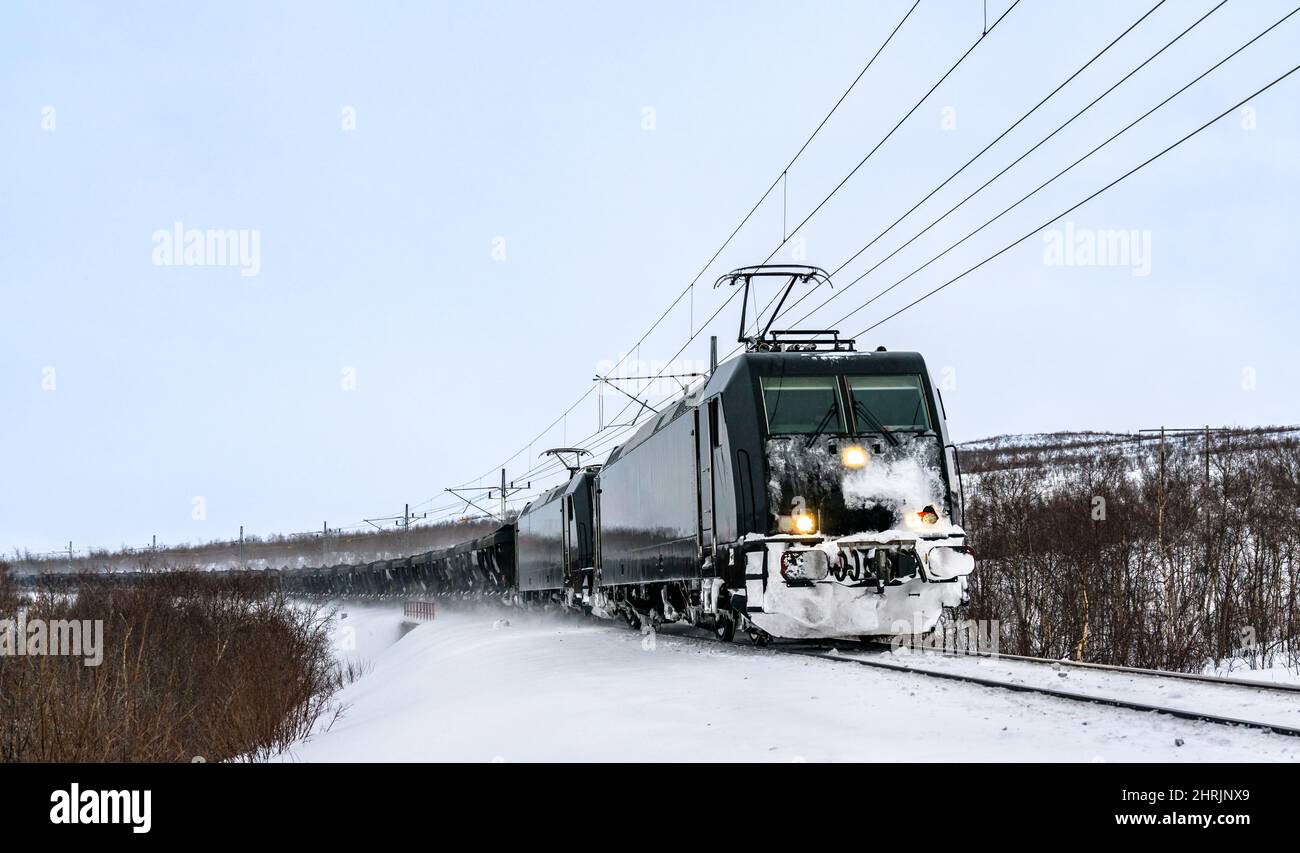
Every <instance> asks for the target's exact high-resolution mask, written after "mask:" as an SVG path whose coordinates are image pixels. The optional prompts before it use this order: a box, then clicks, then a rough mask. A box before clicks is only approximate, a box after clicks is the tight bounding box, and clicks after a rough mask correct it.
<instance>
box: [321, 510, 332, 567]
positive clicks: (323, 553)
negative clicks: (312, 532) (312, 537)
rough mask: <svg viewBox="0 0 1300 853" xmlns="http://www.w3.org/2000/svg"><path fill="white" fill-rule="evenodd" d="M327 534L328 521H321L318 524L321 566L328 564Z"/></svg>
mask: <svg viewBox="0 0 1300 853" xmlns="http://www.w3.org/2000/svg"><path fill="white" fill-rule="evenodd" d="M329 535H330V523H329V522H328V521H322V522H321V525H320V564H321V565H322V566H327V565H329V544H330V543H329Z"/></svg>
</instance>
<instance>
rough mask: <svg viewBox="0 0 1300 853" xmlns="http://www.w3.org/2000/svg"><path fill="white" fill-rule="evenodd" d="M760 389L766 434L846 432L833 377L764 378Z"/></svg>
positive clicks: (842, 409)
mask: <svg viewBox="0 0 1300 853" xmlns="http://www.w3.org/2000/svg"><path fill="white" fill-rule="evenodd" d="M762 386H763V406H764V408H765V409H766V410H767V432H768V434H769V435H811V434H813V433H832V434H834V433H839V434H843V433H845V432H847V429H846V427H845V422H844V408H843V406H841V405H840V393H839V381H838V380H837V379H836V378H835V377H833V376H781V377H771V376H768V377H764V378H763V380H762Z"/></svg>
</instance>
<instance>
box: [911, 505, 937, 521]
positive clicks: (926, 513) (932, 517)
mask: <svg viewBox="0 0 1300 853" xmlns="http://www.w3.org/2000/svg"><path fill="white" fill-rule="evenodd" d="M916 517H917V518H918V519H919V520H920V522H921V523H922V524H938V523H939V513H937V512H935V510H934V507H932V506H927V507H926V508H925V509H923V510H921V511H920V512H918V513H917V514H916Z"/></svg>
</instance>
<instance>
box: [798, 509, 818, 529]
mask: <svg viewBox="0 0 1300 853" xmlns="http://www.w3.org/2000/svg"><path fill="white" fill-rule="evenodd" d="M794 532H795V533H802V534H804V535H807V534H810V533H816V532H817V519H815V518H813V517H812V516H811V515H809V514H808V513H806V512H802V513H799V514H798V515H796V516H795V517H794Z"/></svg>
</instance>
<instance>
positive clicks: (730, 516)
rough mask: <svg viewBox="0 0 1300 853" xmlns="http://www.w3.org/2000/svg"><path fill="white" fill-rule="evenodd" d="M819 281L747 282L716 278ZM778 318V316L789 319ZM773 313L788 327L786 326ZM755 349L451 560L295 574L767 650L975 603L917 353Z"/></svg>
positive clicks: (842, 347) (752, 343)
mask: <svg viewBox="0 0 1300 853" xmlns="http://www.w3.org/2000/svg"><path fill="white" fill-rule="evenodd" d="M772 275H779V276H788V277H789V281H788V283H787V285H786V288H785V291H784V294H783V295H782V299H781V303H783V302H784V297H785V296H786V295H788V294H789V291H790V289H791V288H793V287H794V285H795V284H796V283H801V282H802V283H809V282H818V281H824V280H825V274H824V273H822V272H821V271H820V270H817V269H816V268H812V267H776V268H774V267H749V268H744V269H741V270H736V271H735V272H733V273H731V274H730V275H729V276H724V277H723V279H721V280H720V281H728V282H729V283H731V284H743V286H744V287H745V288H746V294H744V295H745V296H746V297H747V296H748V289H749V288H750V287H751V286H752V281H753V279H755V278H760V277H765V276H772ZM781 303H778V304H777V308H776V311H779V309H780V304H781ZM774 313H775V312H774ZM746 325H747V324H746V321H745V319H744V317H743V316H742V319H741V329H742V334H741V340H742V341H743V342H744V343H745V344H746V352H744V353H743V354H741V355H739V356H737V357H736V358H734V359H732V360H730V361H727V362H725V363H723V364H721V365H717V366H716V367H715V368H714V369H713V370H712V371H711V373H710V375H709V376H708V378H707V380H706V381H705V382H704V383H703V385H702V387H699V388H697V389H695V390H693V391H691V392H689V393H687V394H686V395H684V396H683V397H682V398H681V399H679V400H677V401H675V402H674V403H672V404H671V405H669V406H668V407H667V408H665V409H664V410H662V411H660V412H658V413H657V414H656V416H655V417H654V418H653V419H651V420H650V421H648V422H647V423H645V424H644V425H643V426H641V428H640V429H639V430H637V432H636V433H635V434H634V435H633V436H632V437H631V438H630V439H628V440H627V441H626V442H625V443H623V444H622V445H620V446H618V447H616V448H615V449H614V450H613V451H612V452H611V453H610V454H609V457H608V459H607V460H606V461H605V463H604V464H603V465H586V466H584V465H582V464H581V463H580V461H579V460H580V456H578V455H577V454H576V453H575V455H574V460H575V461H574V463H573V464H572V465H571V466H569V472H570V477H569V479H568V481H567V482H565V483H563V484H561V485H559V486H556V487H555V488H553V489H551V490H550V491H548V492H546V493H545V494H543V495H541V496H540V497H538V498H537V499H536V500H534V501H532V502H531V503H530V504H528V505H527V506H526V507H524V509H523V510H522V511H521V512H520V513H519V515H518V517H517V518H516V519H515V520H514V521H513V522H512V523H508V524H503V525H502V526H501V527H500V528H499V529H498V530H496V531H495V532H494V533H492V534H490V535H488V536H486V537H483V538H480V539H477V540H474V541H472V542H467V543H464V544H462V545H458V546H456V547H454V548H451V549H448V550H446V551H440V552H431V553H427V554H419V555H416V556H414V557H409V558H406V559H402V560H391V561H379V562H376V563H370V564H368V565H362V566H340V567H334V568H330V569H323V568H322V569H298V570H288V571H286V572H285V573H284V581H285V583H286V584H287V585H289V586H291V587H292V588H296V589H300V590H303V591H308V592H315V593H320V594H329V595H340V594H342V595H346V594H366V593H379V594H382V593H395V592H424V593H433V594H452V595H492V596H498V597H500V598H501V599H503V600H504V601H505V602H507V603H510V604H514V605H527V604H530V603H540V604H548V603H549V604H554V605H558V606H562V607H567V608H581V609H585V610H588V611H590V612H592V613H595V614H597V615H602V616H613V615H616V614H618V615H621V616H623V617H625V618H627V619H628V620H629V621H632V622H633V623H634V624H644V623H650V624H653V623H656V622H672V621H681V620H685V621H689V622H691V623H693V624H696V625H700V626H703V627H707V628H712V629H714V630H716V631H717V632H718V633H719V634H720V635H722V636H725V637H730V636H732V635H734V633H735V632H736V631H737V630H738V629H739V630H742V631H745V632H748V633H749V634H750V635H751V636H752V637H754V638H755V639H756V640H763V639H766V638H767V637H769V636H776V637H804V638H807V637H843V636H862V635H886V634H900V633H921V632H923V631H927V630H929V629H930V628H931V627H932V626H933V625H934V624H935V622H936V621H937V620H938V618H939V616H940V614H941V613H942V611H943V608H945V607H949V606H955V605H957V604H959V603H961V601H962V600H963V596H964V590H965V578H966V576H967V575H969V573H970V572H971V571H972V570H973V568H974V559H973V557H972V556H971V554H970V553H969V550H968V549H967V548H966V547H965V534H964V532H963V531H962V529H961V527H960V523H961V513H962V501H961V494H960V477H959V472H958V470H957V457H956V450H955V448H954V447H953V445H951V444H950V443H949V441H948V435H947V428H946V424H945V413H944V407H943V400H942V398H941V397H940V395H939V393H938V391H937V390H936V388H935V387H934V385H933V383H932V382H931V380H930V376H929V372H928V371H927V369H926V365H925V362H924V360H923V359H922V358H921V356H920V355H919V354H917V353H911V352H885V351H884V350H883V348H882V349H881V350H878V351H874V352H857V351H855V348H854V342H853V341H848V340H843V339H840V338H839V337H838V335H837V334H836V333H835V332H833V331H830V330H792V331H772V330H771V329H770V325H771V323H770V321H769V323H768V327H765V328H761V329H760V330H759V331H758V332H756V333H755V334H752V335H746V334H745V329H746Z"/></svg>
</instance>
